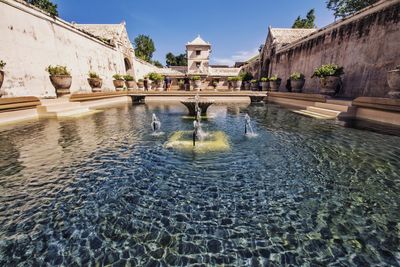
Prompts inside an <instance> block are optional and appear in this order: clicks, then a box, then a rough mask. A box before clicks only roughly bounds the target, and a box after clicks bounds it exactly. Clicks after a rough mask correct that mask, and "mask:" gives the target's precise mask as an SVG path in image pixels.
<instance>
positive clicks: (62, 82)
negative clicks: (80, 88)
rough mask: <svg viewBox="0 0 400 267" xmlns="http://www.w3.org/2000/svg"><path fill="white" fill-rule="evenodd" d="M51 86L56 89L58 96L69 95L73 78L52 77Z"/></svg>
mask: <svg viewBox="0 0 400 267" xmlns="http://www.w3.org/2000/svg"><path fill="white" fill-rule="evenodd" d="M50 81H51V84H52V85H53V86H54V88H55V89H56V94H57V97H58V96H63V95H67V94H69V93H70V90H69V89H70V88H71V84H72V76H71V75H51V76H50Z"/></svg>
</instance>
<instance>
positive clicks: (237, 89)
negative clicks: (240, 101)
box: [233, 81, 242, 91]
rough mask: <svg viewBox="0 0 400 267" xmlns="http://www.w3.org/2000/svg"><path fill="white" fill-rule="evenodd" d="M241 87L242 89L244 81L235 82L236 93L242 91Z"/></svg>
mask: <svg viewBox="0 0 400 267" xmlns="http://www.w3.org/2000/svg"><path fill="white" fill-rule="evenodd" d="M241 87H242V81H234V82H233V90H234V91H240V88H241Z"/></svg>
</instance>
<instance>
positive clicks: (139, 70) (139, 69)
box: [133, 58, 162, 80]
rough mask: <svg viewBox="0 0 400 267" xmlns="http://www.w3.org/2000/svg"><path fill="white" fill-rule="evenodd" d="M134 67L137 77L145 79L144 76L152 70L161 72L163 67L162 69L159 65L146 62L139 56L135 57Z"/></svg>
mask: <svg viewBox="0 0 400 267" xmlns="http://www.w3.org/2000/svg"><path fill="white" fill-rule="evenodd" d="M133 69H134V70H135V78H136V79H137V80H139V79H143V78H144V76H146V75H147V74H149V73H151V72H157V73H160V72H161V71H162V69H160V68H159V67H157V66H154V65H153V64H150V63H149V62H146V61H144V60H141V59H139V58H135V59H134V60H133Z"/></svg>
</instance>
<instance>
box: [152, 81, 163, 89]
mask: <svg viewBox="0 0 400 267" xmlns="http://www.w3.org/2000/svg"><path fill="white" fill-rule="evenodd" d="M151 89H153V90H155V91H163V90H164V88H162V86H161V82H158V81H157V82H155V81H153V82H152V83H151Z"/></svg>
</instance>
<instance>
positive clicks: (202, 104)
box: [181, 98, 214, 116]
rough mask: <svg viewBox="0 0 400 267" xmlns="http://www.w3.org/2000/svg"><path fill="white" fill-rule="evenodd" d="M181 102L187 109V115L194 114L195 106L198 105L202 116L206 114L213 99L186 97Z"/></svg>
mask: <svg viewBox="0 0 400 267" xmlns="http://www.w3.org/2000/svg"><path fill="white" fill-rule="evenodd" d="M181 103H182V104H184V105H185V106H186V107H187V108H188V110H189V116H196V115H197V114H196V107H197V106H198V107H199V108H200V109H201V115H202V116H204V115H206V114H207V109H208V107H209V106H211V105H212V104H214V101H213V100H208V99H206V98H197V99H196V98H188V99H186V100H182V101H181Z"/></svg>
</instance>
